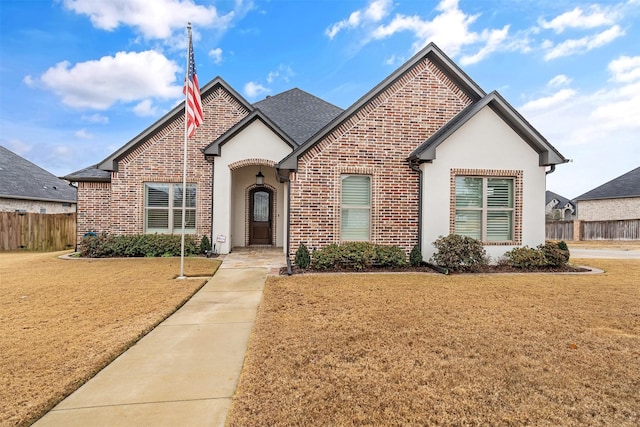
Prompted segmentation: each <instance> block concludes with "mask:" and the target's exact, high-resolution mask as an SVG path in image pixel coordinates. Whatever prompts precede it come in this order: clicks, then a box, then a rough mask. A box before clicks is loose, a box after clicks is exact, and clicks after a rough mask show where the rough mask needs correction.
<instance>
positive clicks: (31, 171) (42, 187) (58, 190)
mask: <svg viewBox="0 0 640 427" xmlns="http://www.w3.org/2000/svg"><path fill="white" fill-rule="evenodd" d="M0 197H2V198H11V199H24V200H46V201H52V202H66V203H76V198H77V190H76V188H75V187H72V186H71V185H69V183H68V182H67V181H65V180H63V179H60V178H58V177H57V176H55V175H53V174H52V173H49V172H47V171H46V170H44V169H42V168H41V167H40V166H37V165H35V164H33V163H31V162H30V161H28V160H27V159H25V158H23V157H20V156H18V155H17V154H15V153H13V152H12V151H10V150H8V149H6V148H5V147H3V146H1V145H0Z"/></svg>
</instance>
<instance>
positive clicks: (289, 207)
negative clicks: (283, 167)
mask: <svg viewBox="0 0 640 427" xmlns="http://www.w3.org/2000/svg"><path fill="white" fill-rule="evenodd" d="M286 181H287V274H288V275H289V276H291V274H293V271H291V257H290V256H289V250H290V246H289V245H290V239H291V180H290V179H289V178H287V180H286Z"/></svg>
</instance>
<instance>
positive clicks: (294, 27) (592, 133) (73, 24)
mask: <svg viewBox="0 0 640 427" xmlns="http://www.w3.org/2000/svg"><path fill="white" fill-rule="evenodd" d="M0 21H1V22H0V145H3V146H5V147H6V148H8V149H10V150H12V151H14V152H15V153H17V154H19V155H21V156H23V157H25V158H27V159H28V160H30V161H32V162H34V163H36V164H37V165H39V166H41V167H43V168H44V169H46V170H48V171H50V172H51V173H54V174H56V175H58V176H62V175H65V174H68V173H70V172H73V171H76V170H78V169H81V168H83V167H86V166H89V165H92V164H95V163H98V162H99V161H101V160H102V159H103V158H105V157H106V156H108V155H109V154H110V153H112V152H113V151H114V150H116V149H117V148H118V147H120V146H122V145H123V144H125V143H126V142H127V141H129V140H130V139H132V138H133V137H135V136H136V135H137V134H138V133H140V132H141V131H143V130H144V129H145V128H146V127H148V126H149V125H151V124H152V123H154V122H155V121H156V120H157V119H159V118H160V117H161V116H162V115H163V114H164V113H166V112H167V111H169V110H170V109H171V108H173V107H174V106H175V105H176V104H177V103H178V102H181V101H182V100H183V97H182V82H183V79H184V70H185V65H186V58H185V57H186V44H187V38H186V23H187V22H189V21H190V22H192V25H193V28H194V50H195V58H196V64H197V73H198V78H199V80H200V84H201V86H204V84H206V83H207V82H208V81H209V80H211V79H213V78H214V77H216V76H218V75H219V76H221V77H222V78H223V79H225V80H226V81H227V82H228V83H229V84H230V85H231V86H232V87H234V88H235V89H236V90H237V91H238V92H240V93H241V94H242V95H243V96H245V97H246V99H247V100H249V101H250V102H255V101H258V100H260V99H263V98H264V97H265V96H266V95H269V94H271V95H273V94H277V93H279V92H282V91H285V90H288V89H291V88H293V87H298V88H300V89H302V90H305V91H307V92H310V93H312V94H314V95H316V96H319V97H320V98H323V99H325V100H327V101H329V102H331V103H333V104H335V105H338V106H340V107H342V108H346V107H348V106H349V105H351V104H352V103H353V102H355V101H356V100H357V99H358V98H359V97H361V96H362V95H364V94H365V93H366V92H367V91H368V90H369V89H371V88H372V87H373V86H375V85H376V84H377V83H378V82H380V81H381V80H382V79H384V78H385V77H386V76H388V75H389V74H390V73H391V72H393V71H394V70H395V69H396V68H397V67H398V66H400V65H401V64H402V63H403V62H404V61H406V60H407V59H409V58H410V57H411V56H412V55H413V54H414V53H415V52H416V51H417V50H419V49H420V48H422V47H423V46H425V45H426V44H427V43H428V42H430V41H433V42H435V43H436V44H438V46H439V47H440V48H441V49H442V50H444V52H445V53H447V55H449V56H450V57H451V58H452V59H453V60H454V61H455V62H456V63H457V64H458V65H460V66H461V67H462V69H463V70H464V71H465V72H466V73H467V74H468V75H469V76H470V77H471V78H472V79H474V80H475V81H476V82H477V83H478V84H479V85H480V86H481V87H482V88H483V89H484V90H485V91H486V92H490V91H492V90H497V91H499V92H500V93H501V94H502V95H503V96H504V97H505V98H506V99H507V100H508V101H509V102H510V103H511V104H512V105H513V106H514V107H516V109H518V111H520V113H521V114H523V115H524V117H525V118H526V119H527V120H529V122H531V123H532V124H533V125H534V126H535V127H536V128H537V129H538V130H539V131H540V132H541V133H542V134H543V135H544V136H545V137H546V138H547V139H548V140H549V141H550V142H551V143H552V144H553V145H554V146H555V147H556V148H558V149H559V150H560V151H561V152H562V154H564V156H565V157H567V158H570V159H572V160H573V162H572V163H569V164H566V165H561V166H559V167H558V168H557V170H556V172H555V173H553V174H551V175H549V178H548V181H547V188H548V189H549V190H552V191H555V192H557V193H559V194H561V195H563V196H565V197H568V198H573V197H576V196H578V195H580V194H582V193H584V192H586V191H588V190H590V189H592V188H594V187H596V186H598V185H600V184H602V183H604V182H606V181H609V180H610V179H613V178H615V177H617V176H619V175H621V174H623V173H625V172H627V171H629V170H631V169H634V168H636V167H637V166H639V165H640V0H620V1H616V0H613V1H600V2H593V3H588V2H584V1H574V0H553V1H551V0H535V1H529V0H433V1H432V0H422V1H420V0H409V1H406V0H397V1H393V0H343V1H339V0H324V1H320V0H317V1H314V0H297V1H296V0H270V1H267V0H264V1H263V0H252V1H251V0H225V1H206V0H195V1H186V0H154V1H149V0H108V1H97V0H54V1H46V0H1V2H0ZM205 120H207V118H205Z"/></svg>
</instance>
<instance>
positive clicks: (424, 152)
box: [408, 91, 569, 166]
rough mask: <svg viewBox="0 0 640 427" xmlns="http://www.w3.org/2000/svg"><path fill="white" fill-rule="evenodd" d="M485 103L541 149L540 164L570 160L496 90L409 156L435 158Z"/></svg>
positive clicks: (527, 141) (411, 159) (455, 118)
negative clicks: (445, 142) (439, 147)
mask: <svg viewBox="0 0 640 427" xmlns="http://www.w3.org/2000/svg"><path fill="white" fill-rule="evenodd" d="M485 107H489V108H491V109H492V110H493V111H494V112H495V113H496V114H497V115H498V116H499V117H500V118H501V119H502V120H503V121H504V122H505V123H506V124H507V125H509V127H511V129H513V130H514V132H516V133H517V134H518V135H519V136H520V137H521V138H522V139H523V140H524V141H525V142H526V143H527V144H529V146H531V148H533V149H534V150H535V151H536V152H537V153H538V155H539V165H540V166H551V165H557V164H561V163H567V162H568V161H569V160H568V159H566V158H565V157H564V156H563V155H562V154H560V152H559V151H558V150H556V149H555V147H553V145H551V144H550V143H549V141H547V140H546V139H545V138H544V137H543V136H542V135H541V134H540V133H539V132H538V131H537V130H536V129H535V128H534V127H533V126H531V124H530V123H529V122H527V121H526V120H525V119H524V117H522V116H521V115H520V113H518V112H517V111H516V110H515V108H513V107H512V106H511V105H510V104H509V103H508V102H507V101H506V100H505V99H504V98H503V97H502V96H501V95H500V94H499V93H498V92H495V91H494V92H491V93H490V94H488V95H486V96H485V97H484V98H482V99H481V100H480V101H478V102H475V103H473V104H471V105H469V106H468V107H467V108H465V109H464V110H462V111H461V112H460V113H458V114H457V115H456V116H455V117H454V118H453V119H451V121H450V122H449V123H447V124H446V125H445V126H443V127H442V128H440V129H439V130H438V131H437V132H436V133H434V134H433V135H432V136H431V137H430V138H429V139H427V140H426V141H425V142H423V143H422V144H421V145H420V146H419V147H418V148H416V149H415V150H414V151H413V152H412V153H411V154H410V155H409V159H408V160H410V161H417V162H420V163H423V162H431V161H433V160H435V158H436V149H437V147H438V145H440V144H441V143H442V142H444V141H445V140H446V139H447V138H449V137H450V136H451V135H453V134H454V133H455V132H456V131H457V130H458V129H460V128H461V127H462V126H464V124H465V123H467V122H468V121H469V120H470V119H471V118H472V117H473V116H475V115H476V114H477V113H478V112H480V111H481V110H482V109H483V108H485Z"/></svg>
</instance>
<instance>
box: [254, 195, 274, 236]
mask: <svg viewBox="0 0 640 427" xmlns="http://www.w3.org/2000/svg"><path fill="white" fill-rule="evenodd" d="M272 197H273V194H272V192H271V190H269V189H268V188H264V187H257V188H254V189H253V190H251V194H250V195H249V198H250V201H251V203H250V204H251V206H250V207H249V209H250V214H249V244H250V245H271V244H272V239H271V230H272V228H271V227H272V225H271V222H272V212H271V198H272Z"/></svg>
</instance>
